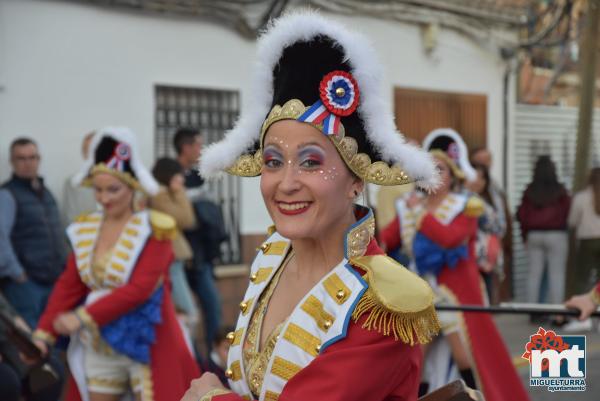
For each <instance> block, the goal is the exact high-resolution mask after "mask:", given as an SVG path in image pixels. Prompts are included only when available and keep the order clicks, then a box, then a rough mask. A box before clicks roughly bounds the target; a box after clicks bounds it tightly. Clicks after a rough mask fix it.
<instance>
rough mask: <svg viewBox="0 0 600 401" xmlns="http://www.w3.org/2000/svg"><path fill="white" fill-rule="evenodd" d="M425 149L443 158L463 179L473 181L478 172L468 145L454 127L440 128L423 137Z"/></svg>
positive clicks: (459, 177) (456, 174)
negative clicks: (471, 159)
mask: <svg viewBox="0 0 600 401" xmlns="http://www.w3.org/2000/svg"><path fill="white" fill-rule="evenodd" d="M423 149H425V150H427V151H428V152H429V153H431V154H432V155H434V156H437V157H439V158H441V159H443V160H444V161H445V162H446V163H447V164H448V166H450V169H451V170H452V173H453V174H454V176H455V177H456V178H458V179H461V180H467V181H473V180H475V179H476V178H477V172H476V171H475V169H474V168H473V166H471V163H469V152H468V150H467V145H466V144H465V141H463V139H462V137H461V136H460V134H459V133H458V132H456V131H454V130H453V129H452V128H438V129H434V130H433V131H431V132H430V133H429V134H427V136H426V137H425V139H423Z"/></svg>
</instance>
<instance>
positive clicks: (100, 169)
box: [81, 163, 146, 193]
mask: <svg viewBox="0 0 600 401" xmlns="http://www.w3.org/2000/svg"><path fill="white" fill-rule="evenodd" d="M98 173H106V174H110V175H112V176H113V177H116V178H118V179H120V180H121V181H123V182H124V183H125V184H127V185H129V186H130V187H131V188H133V189H135V190H139V191H142V192H144V193H145V192H146V191H145V190H144V188H142V186H141V185H140V182H139V181H138V180H137V179H136V178H134V177H133V175H131V173H128V172H123V171H119V170H115V169H114V168H110V167H108V166H107V165H106V164H105V163H98V164H96V165H95V166H93V167H92V168H91V169H90V172H89V174H88V176H87V177H86V178H85V179H84V180H83V181H82V182H81V185H82V186H84V187H91V186H92V177H93V176H94V174H98Z"/></svg>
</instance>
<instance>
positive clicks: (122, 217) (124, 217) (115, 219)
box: [104, 209, 133, 224]
mask: <svg viewBox="0 0 600 401" xmlns="http://www.w3.org/2000/svg"><path fill="white" fill-rule="evenodd" d="M132 215H133V210H132V209H127V210H125V211H123V212H122V213H119V214H111V215H108V214H106V213H105V214H104V221H106V222H109V223H113V224H114V223H122V222H126V221H128V220H129V219H130V218H131V216H132Z"/></svg>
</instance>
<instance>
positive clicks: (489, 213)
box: [466, 163, 506, 305]
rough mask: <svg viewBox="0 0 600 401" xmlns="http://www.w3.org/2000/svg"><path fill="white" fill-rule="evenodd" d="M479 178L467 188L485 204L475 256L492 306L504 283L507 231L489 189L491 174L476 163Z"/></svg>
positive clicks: (496, 302)
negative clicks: (505, 233)
mask: <svg viewBox="0 0 600 401" xmlns="http://www.w3.org/2000/svg"><path fill="white" fill-rule="evenodd" d="M473 168H474V169H475V171H476V172H477V178H476V179H475V180H473V181H471V182H468V183H467V185H466V186H467V188H468V189H469V190H471V191H473V192H474V193H476V194H477V195H479V197H480V198H481V200H482V201H483V203H484V210H483V214H482V215H481V216H480V217H479V221H478V230H477V241H476V243H475V254H476V258H477V266H478V267H479V272H480V274H481V276H482V278H483V281H484V282H485V288H486V292H487V296H488V300H489V302H490V303H491V304H493V305H496V304H498V302H499V301H500V300H499V291H498V290H499V286H500V283H501V282H502V281H503V280H504V271H503V267H504V263H503V259H504V258H503V254H502V246H501V240H502V237H503V236H504V229H505V228H506V226H505V225H504V224H503V223H504V222H503V221H502V219H501V217H500V215H501V214H502V213H501V212H500V211H499V210H497V209H496V208H495V206H496V205H498V204H501V203H500V202H494V199H493V198H492V196H493V194H494V193H493V192H492V191H491V190H490V183H491V180H490V174H489V171H488V169H487V167H486V166H484V165H482V164H476V163H475V164H473Z"/></svg>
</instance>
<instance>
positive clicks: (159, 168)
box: [152, 157, 183, 187]
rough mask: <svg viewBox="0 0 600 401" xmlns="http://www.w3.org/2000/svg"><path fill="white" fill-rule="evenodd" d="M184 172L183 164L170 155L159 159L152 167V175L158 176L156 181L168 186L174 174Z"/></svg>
mask: <svg viewBox="0 0 600 401" xmlns="http://www.w3.org/2000/svg"><path fill="white" fill-rule="evenodd" d="M182 173H183V168H182V167H181V164H179V162H178V161H177V160H174V159H171V158H170V157H162V158H160V159H158V160H157V161H156V163H154V167H153V168H152V175H153V176H154V178H156V181H158V182H159V183H160V184H162V185H164V186H167V187H168V186H169V183H170V182H171V179H172V178H173V176H174V175H176V174H182Z"/></svg>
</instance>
